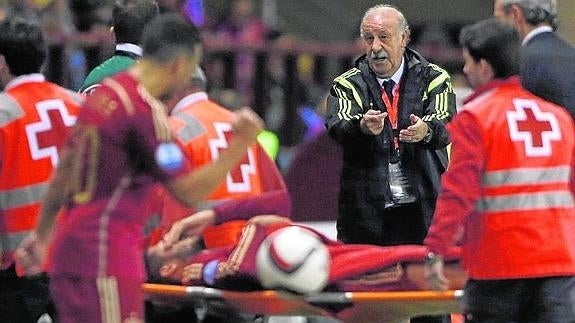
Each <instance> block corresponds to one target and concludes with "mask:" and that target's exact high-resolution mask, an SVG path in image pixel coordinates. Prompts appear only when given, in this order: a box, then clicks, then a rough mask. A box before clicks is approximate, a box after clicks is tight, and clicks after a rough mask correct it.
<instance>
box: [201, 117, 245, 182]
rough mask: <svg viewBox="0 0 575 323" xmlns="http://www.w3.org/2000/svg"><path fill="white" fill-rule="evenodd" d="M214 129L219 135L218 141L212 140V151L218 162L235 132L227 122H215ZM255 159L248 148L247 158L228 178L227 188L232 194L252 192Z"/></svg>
mask: <svg viewBox="0 0 575 323" xmlns="http://www.w3.org/2000/svg"><path fill="white" fill-rule="evenodd" d="M214 128H215V130H216V132H217V134H218V139H210V150H211V154H212V160H216V159H217V158H218V156H219V155H220V150H222V149H226V148H227V147H228V142H229V140H230V139H231V135H232V132H233V129H232V125H231V124H229V123H227V122H214ZM255 171H256V169H255V159H254V154H253V152H252V148H248V151H247V154H246V157H244V159H243V160H242V161H241V162H240V164H239V165H238V167H236V168H235V169H232V170H231V171H230V172H229V173H228V175H227V176H226V187H227V189H228V191H229V192H230V193H243V192H250V191H251V189H252V187H251V182H250V175H252V174H255Z"/></svg>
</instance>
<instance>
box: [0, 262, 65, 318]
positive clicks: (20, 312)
mask: <svg viewBox="0 0 575 323" xmlns="http://www.w3.org/2000/svg"><path fill="white" fill-rule="evenodd" d="M44 313H48V314H49V315H50V317H51V318H52V320H53V321H54V322H56V313H55V309H54V306H53V304H52V302H51V299H50V293H49V291H48V278H47V276H46V275H41V276H37V277H34V278H21V277H18V276H17V275H16V271H15V269H14V266H12V267H10V268H8V269H6V270H0V322H10V323H36V322H37V321H38V318H40V316H41V315H42V314H44Z"/></svg>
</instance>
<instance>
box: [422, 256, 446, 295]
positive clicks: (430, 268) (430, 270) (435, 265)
mask: <svg viewBox="0 0 575 323" xmlns="http://www.w3.org/2000/svg"><path fill="white" fill-rule="evenodd" d="M423 274H424V276H425V280H426V281H427V287H429V288H430V289H433V290H447V289H448V288H449V280H448V279H447V277H445V274H444V273H443V259H441V258H440V257H438V258H436V259H435V260H434V261H432V262H426V263H425V267H424V270H423Z"/></svg>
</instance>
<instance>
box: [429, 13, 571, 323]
mask: <svg viewBox="0 0 575 323" xmlns="http://www.w3.org/2000/svg"><path fill="white" fill-rule="evenodd" d="M460 43H461V46H462V48H463V57H464V62H465V65H464V68H463V71H464V73H465V74H466V75H467V78H468V80H469V82H470V84H471V85H472V86H473V87H474V90H475V92H474V93H473V94H472V95H471V97H470V98H469V99H468V100H467V102H466V104H465V105H464V106H463V109H462V110H461V111H460V112H459V114H458V115H457V117H455V118H454V120H453V122H452V123H451V126H450V127H449V131H450V135H451V137H452V144H453V148H452V159H451V163H450V166H449V169H448V170H447V172H446V173H445V174H444V176H443V178H442V192H441V194H440V195H439V199H438V201H437V206H436V211H435V215H434V217H433V223H432V226H431V228H430V230H429V233H428V235H427V237H426V239H425V244H426V245H427V246H428V247H429V251H430V252H429V253H428V255H427V260H428V261H427V265H426V276H427V280H428V283H429V285H430V287H432V288H434V289H445V288H446V287H447V280H446V278H445V276H444V275H443V272H442V265H443V261H442V256H443V255H445V253H446V251H447V248H448V247H449V246H451V245H452V244H453V243H454V241H457V242H459V243H461V244H462V250H463V263H464V266H465V269H466V271H467V274H468V276H469V281H468V283H467V285H466V286H465V297H464V312H465V314H466V322H574V320H575V312H574V309H575V277H574V275H575V235H574V234H573V232H575V203H574V198H573V185H572V184H573V164H574V159H575V139H574V133H575V129H574V126H573V121H572V119H571V117H570V116H569V114H568V112H566V110H565V109H563V108H561V107H559V106H557V105H554V104H552V103H549V102H547V101H544V100H542V99H541V98H539V97H536V96H535V95H533V94H531V93H530V92H528V91H526V90H525V89H523V88H522V87H521V85H520V80H519V78H518V77H517V76H516V75H517V74H518V71H519V65H518V64H519V59H518V58H519V50H520V41H519V36H518V34H517V33H516V31H514V30H513V28H512V27H509V26H507V25H505V24H504V23H501V22H498V21H496V20H492V19H491V20H485V21H481V22H478V23H476V24H474V25H471V26H468V27H465V28H464V29H463V30H462V31H461V34H460Z"/></svg>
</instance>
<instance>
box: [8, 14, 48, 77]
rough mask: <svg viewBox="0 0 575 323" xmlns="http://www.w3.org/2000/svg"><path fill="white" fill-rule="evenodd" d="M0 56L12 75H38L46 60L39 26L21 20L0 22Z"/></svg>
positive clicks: (14, 19)
mask: <svg viewBox="0 0 575 323" xmlns="http://www.w3.org/2000/svg"><path fill="white" fill-rule="evenodd" d="M0 55H2V56H4V60H5V61H6V64H7V65H8V67H9V68H10V73H11V74H12V75H15V76H18V75H23V74H30V73H39V72H40V70H41V69H42V65H43V64H44V61H45V59H46V46H45V43H44V37H43V35H42V30H41V29H40V26H38V25H36V24H33V23H30V22H27V21H25V20H23V19H21V18H13V19H6V20H4V21H2V22H0Z"/></svg>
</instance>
